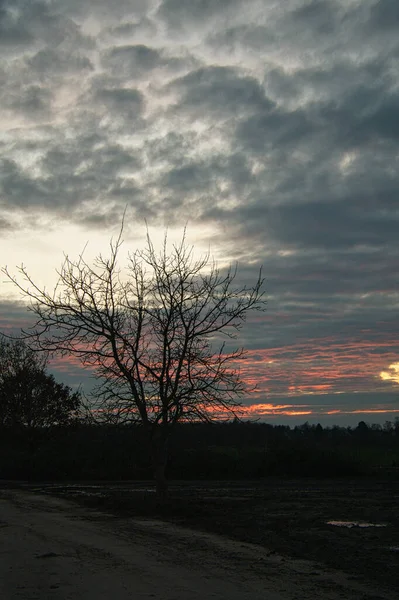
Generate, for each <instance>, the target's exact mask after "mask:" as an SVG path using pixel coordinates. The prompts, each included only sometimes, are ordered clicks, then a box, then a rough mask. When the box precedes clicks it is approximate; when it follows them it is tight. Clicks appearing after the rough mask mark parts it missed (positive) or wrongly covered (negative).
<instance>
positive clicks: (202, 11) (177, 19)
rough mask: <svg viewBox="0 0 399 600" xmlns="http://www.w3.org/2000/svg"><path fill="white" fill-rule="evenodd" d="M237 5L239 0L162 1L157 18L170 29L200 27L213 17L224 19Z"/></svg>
mask: <svg viewBox="0 0 399 600" xmlns="http://www.w3.org/2000/svg"><path fill="white" fill-rule="evenodd" d="M239 4H240V3H239V0H192V1H191V2H185V1H184V0H163V1H162V2H161V4H160V7H159V10H158V16H159V17H161V18H162V19H164V20H165V21H166V23H167V24H168V25H169V26H170V27H172V28H174V29H177V30H180V29H181V28H182V27H185V26H198V25H200V26H201V25H202V24H203V23H204V22H207V21H208V20H210V19H212V18H214V17H218V16H223V17H225V16H226V15H227V14H229V13H231V11H234V10H235V9H236V8H237V6H239Z"/></svg>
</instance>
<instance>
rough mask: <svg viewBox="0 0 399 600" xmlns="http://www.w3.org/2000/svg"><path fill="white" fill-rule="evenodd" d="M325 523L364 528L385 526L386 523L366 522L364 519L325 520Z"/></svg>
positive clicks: (349, 527)
mask: <svg viewBox="0 0 399 600" xmlns="http://www.w3.org/2000/svg"><path fill="white" fill-rule="evenodd" d="M327 525H334V526H335V527H347V528H348V529H351V528H352V527H359V528H361V529H366V528H367V527H386V526H387V525H386V523H367V522H366V521H327Z"/></svg>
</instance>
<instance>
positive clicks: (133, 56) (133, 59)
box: [103, 44, 163, 77]
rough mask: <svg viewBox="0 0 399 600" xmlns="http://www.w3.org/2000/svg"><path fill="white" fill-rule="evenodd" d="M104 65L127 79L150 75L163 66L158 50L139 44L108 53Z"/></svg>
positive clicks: (111, 50)
mask: <svg viewBox="0 0 399 600" xmlns="http://www.w3.org/2000/svg"><path fill="white" fill-rule="evenodd" d="M103 64H104V65H105V66H106V67H107V68H108V69H112V70H115V71H116V72H117V73H118V75H119V76H120V75H122V76H125V77H138V76H140V75H143V74H145V75H146V76H147V77H148V75H149V73H150V72H151V71H152V70H153V69H155V68H157V67H159V66H161V65H162V64H163V60H162V56H161V54H160V52H159V51H158V50H155V49H154V48H150V47H149V46H145V45H144V44H137V45H133V46H117V47H113V48H111V49H110V50H108V51H107V52H106V54H105V55H104V58H103Z"/></svg>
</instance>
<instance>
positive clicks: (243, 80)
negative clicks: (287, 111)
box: [171, 66, 273, 117]
mask: <svg viewBox="0 0 399 600" xmlns="http://www.w3.org/2000/svg"><path fill="white" fill-rule="evenodd" d="M171 86H172V88H173V89H177V90H179V91H181V93H182V99H181V102H180V103H179V104H178V105H177V107H176V110H183V111H184V110H191V111H193V113H194V111H195V114H196V115H197V116H199V117H203V116H204V115H205V116H206V115H207V114H208V113H209V112H211V113H212V112H216V113H219V115H220V116H227V115H230V114H233V115H234V114H235V115H239V114H241V115H242V114H245V113H246V112H248V111H250V112H252V111H254V110H258V111H261V110H267V109H270V108H271V107H272V106H273V104H272V102H270V100H269V99H268V98H266V96H265V93H264V90H263V88H262V86H261V85H260V84H259V82H258V81H257V79H255V78H254V77H249V76H245V75H243V74H241V73H240V70H239V69H237V68H232V67H213V66H211V67H202V68H200V69H197V70H196V71H193V72H191V73H189V74H188V75H185V76H184V77H181V78H179V79H176V80H174V81H173V83H172V84H171ZM198 111H201V112H198Z"/></svg>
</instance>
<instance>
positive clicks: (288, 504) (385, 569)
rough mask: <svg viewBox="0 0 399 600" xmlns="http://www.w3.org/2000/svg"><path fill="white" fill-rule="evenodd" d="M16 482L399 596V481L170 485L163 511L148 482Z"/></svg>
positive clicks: (222, 482)
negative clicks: (219, 537) (209, 535)
mask: <svg viewBox="0 0 399 600" xmlns="http://www.w3.org/2000/svg"><path fill="white" fill-rule="evenodd" d="M9 485H10V484H9ZM13 485H15V484H13ZM3 486H4V484H3ZM18 487H22V488H24V489H27V490H30V491H34V492H36V493H37V492H39V493H44V494H50V495H57V496H61V497H64V498H67V499H73V500H76V501H78V502H79V503H83V504H85V505H86V506H90V507H96V508H98V509H101V510H106V511H110V512H111V513H114V514H117V515H118V516H123V515H129V516H130V517H132V516H133V517H135V516H137V517H150V518H154V517H155V518H161V519H162V520H164V521H169V522H172V523H174V524H177V525H183V526H186V527H189V528H192V529H198V530H203V531H209V532H214V533H219V534H223V535H225V536H228V537H231V538H233V539H235V540H238V541H242V542H250V543H253V544H259V545H261V546H264V547H265V548H267V549H268V550H269V551H270V552H271V553H273V552H276V553H278V554H279V555H285V556H287V557H292V558H299V559H306V560H311V561H316V563H319V564H320V565H324V566H326V567H333V568H334V569H339V570H340V571H344V572H346V573H348V574H349V575H350V576H351V577H352V578H353V580H354V581H356V580H357V581H359V582H363V583H367V582H369V583H370V584H372V585H373V588H377V589H381V590H382V589H384V590H389V591H391V593H392V598H399V481H395V480H378V479H367V480H365V479H346V480H314V479H300V480H281V479H280V480H277V479H268V480H266V481H264V482H226V481H219V482H184V483H173V484H172V485H171V487H170V494H171V500H170V503H169V506H168V507H167V508H166V509H163V510H159V509H157V507H156V503H155V495H154V493H153V490H152V484H151V483H137V482H136V483H126V482H124V483H121V484H115V483H104V482H102V483H96V484H94V483H88V484H81V483H79V484H73V483H71V484H51V483H46V484H22V483H21V484H18ZM377 597H378V596H376V598H377Z"/></svg>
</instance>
